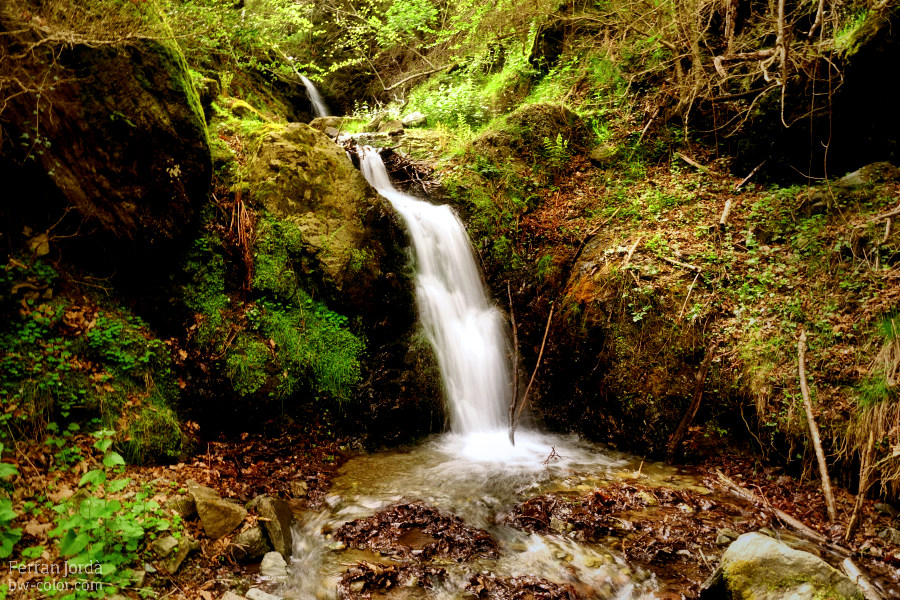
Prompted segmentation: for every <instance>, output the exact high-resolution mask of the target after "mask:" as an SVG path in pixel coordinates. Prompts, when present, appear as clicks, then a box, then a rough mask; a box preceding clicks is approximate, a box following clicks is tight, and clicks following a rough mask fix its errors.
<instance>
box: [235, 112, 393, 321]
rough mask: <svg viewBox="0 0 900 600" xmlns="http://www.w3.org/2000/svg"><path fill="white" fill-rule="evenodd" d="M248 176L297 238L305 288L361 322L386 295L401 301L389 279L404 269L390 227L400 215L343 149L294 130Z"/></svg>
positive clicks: (261, 149)
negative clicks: (393, 219)
mask: <svg viewBox="0 0 900 600" xmlns="http://www.w3.org/2000/svg"><path fill="white" fill-rule="evenodd" d="M249 171H250V178H249V181H250V186H251V189H252V192H253V196H254V197H255V199H256V200H257V201H258V202H260V203H261V204H262V205H263V206H264V207H265V209H266V210H267V211H268V212H269V213H270V214H271V215H272V216H273V217H275V218H276V219H278V220H280V221H282V222H284V223H288V224H290V227H289V229H290V232H289V233H291V235H292V236H294V237H296V238H297V243H296V244H293V246H294V248H293V249H292V250H291V251H290V253H291V254H292V256H293V258H292V262H293V264H295V265H297V266H298V270H299V271H300V273H299V276H300V279H301V280H302V282H303V283H304V284H305V286H306V287H309V286H312V288H314V289H316V290H317V291H318V292H320V293H322V294H324V296H325V298H326V299H327V300H328V301H329V302H330V303H331V304H332V305H334V306H338V307H347V308H349V310H350V311H351V312H353V313H356V314H365V313H367V312H369V311H371V305H372V303H373V302H374V301H376V299H377V300H378V301H380V300H382V299H383V296H379V295H378V294H379V292H378V291H377V290H379V289H381V290H382V291H384V292H386V293H387V296H388V297H391V296H396V293H397V292H398V291H399V289H397V288H396V286H394V284H393V283H391V282H390V281H388V280H389V279H391V278H389V277H386V275H387V273H388V272H389V271H391V270H395V269H402V264H398V263H400V254H401V253H400V249H399V246H398V245H397V242H398V241H399V240H397V239H396V238H395V237H394V236H395V235H396V233H397V231H396V229H394V228H393V227H392V226H391V224H390V223H389V221H391V219H392V215H393V214H394V213H393V209H391V208H390V205H389V204H388V203H387V202H386V201H385V200H384V199H382V198H381V197H380V196H379V195H378V194H377V193H376V192H375V190H374V189H372V188H371V186H369V184H368V183H366V181H365V179H364V178H363V176H362V174H360V172H359V171H357V170H356V168H354V166H353V164H352V163H351V162H350V159H349V158H347V155H346V153H345V151H344V150H343V148H341V147H340V146H338V145H337V144H335V143H334V142H333V141H331V139H330V138H329V137H328V136H327V135H325V134H324V133H322V132H321V131H318V130H316V129H313V128H312V127H310V126H308V125H304V124H302V123H291V124H289V125H287V126H286V127H285V128H284V129H283V130H281V131H275V132H270V133H268V134H266V135H264V136H263V137H262V139H261V141H260V143H259V146H258V149H257V151H256V153H255V155H254V156H253V158H252V159H251V161H250V163H249ZM395 279H396V278H394V280H395ZM385 286H387V288H394V289H393V291H391V290H387V289H385Z"/></svg>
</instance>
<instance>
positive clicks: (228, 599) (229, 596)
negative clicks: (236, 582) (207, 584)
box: [219, 590, 246, 600]
mask: <svg viewBox="0 0 900 600" xmlns="http://www.w3.org/2000/svg"><path fill="white" fill-rule="evenodd" d="M219 600H246V598H244V596H239V595H238V594H235V593H234V592H232V591H231V590H228V591H227V592H225V593H224V594H222V595H221V596H220V597H219Z"/></svg>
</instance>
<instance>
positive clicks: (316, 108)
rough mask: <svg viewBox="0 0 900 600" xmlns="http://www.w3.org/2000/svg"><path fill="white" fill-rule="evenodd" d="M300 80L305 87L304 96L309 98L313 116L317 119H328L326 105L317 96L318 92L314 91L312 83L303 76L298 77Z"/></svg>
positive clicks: (329, 114) (314, 87)
mask: <svg viewBox="0 0 900 600" xmlns="http://www.w3.org/2000/svg"><path fill="white" fill-rule="evenodd" d="M300 80H301V81H303V85H304V86H305V87H306V95H307V96H309V101H310V103H311V104H312V108H313V112H314V113H315V115H316V116H317V117H330V116H331V113H330V112H329V111H328V105H326V104H325V101H324V100H322V95H321V94H319V90H318V89H316V86H315V85H314V84H313V82H312V81H310V80H309V78H307V77H305V76H303V75H301V76H300Z"/></svg>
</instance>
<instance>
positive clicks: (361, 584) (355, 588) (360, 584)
mask: <svg viewBox="0 0 900 600" xmlns="http://www.w3.org/2000/svg"><path fill="white" fill-rule="evenodd" d="M348 587H349V588H350V591H351V592H353V593H354V594H358V593H359V592H361V591H363V588H365V587H366V582H365V581H363V580H362V579H359V580H357V581H354V582H352V583H351V584H350V585H349V586H348Z"/></svg>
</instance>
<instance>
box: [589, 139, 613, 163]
mask: <svg viewBox="0 0 900 600" xmlns="http://www.w3.org/2000/svg"><path fill="white" fill-rule="evenodd" d="M618 156H619V149H618V148H616V147H615V146H613V145H611V144H602V145H600V146H597V147H595V148H594V149H593V150H591V153H590V154H589V155H588V160H590V161H591V164H592V165H594V166H595V167H606V166H609V165H611V164H612V163H614V162H615V161H616V158H618Z"/></svg>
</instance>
